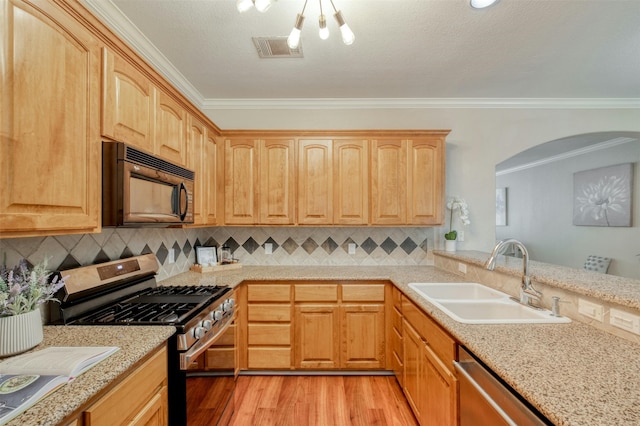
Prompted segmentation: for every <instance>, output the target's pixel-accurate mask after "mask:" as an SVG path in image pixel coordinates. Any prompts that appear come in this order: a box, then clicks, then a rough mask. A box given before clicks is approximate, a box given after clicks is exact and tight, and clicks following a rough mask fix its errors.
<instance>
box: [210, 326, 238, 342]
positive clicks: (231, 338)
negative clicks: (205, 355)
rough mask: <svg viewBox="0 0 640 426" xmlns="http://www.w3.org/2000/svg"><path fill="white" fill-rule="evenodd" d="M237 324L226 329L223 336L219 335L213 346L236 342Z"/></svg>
mask: <svg viewBox="0 0 640 426" xmlns="http://www.w3.org/2000/svg"><path fill="white" fill-rule="evenodd" d="M235 332H236V325H235V324H231V325H230V326H229V328H227V331H225V332H224V333H223V334H222V336H220V337H218V339H217V340H216V342H215V343H214V344H213V345H211V346H214V347H215V346H233V345H234V344H235V339H236V335H235Z"/></svg>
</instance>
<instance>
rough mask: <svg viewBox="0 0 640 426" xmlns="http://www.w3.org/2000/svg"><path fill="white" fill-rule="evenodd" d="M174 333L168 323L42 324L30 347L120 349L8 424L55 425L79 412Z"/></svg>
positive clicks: (27, 425) (13, 425)
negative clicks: (37, 340) (39, 335)
mask: <svg viewBox="0 0 640 426" xmlns="http://www.w3.org/2000/svg"><path fill="white" fill-rule="evenodd" d="M173 333H175V328H174V327H167V326H45V327H44V340H43V341H42V343H40V344H39V345H38V346H36V347H35V348H34V349H33V350H40V349H44V348H46V347H48V346H118V347H119V348H120V350H119V351H117V352H115V353H114V354H112V355H111V356H109V357H108V358H106V359H105V360H103V361H101V362H100V363H98V364H96V365H95V366H94V367H92V368H91V369H89V370H87V371H86V372H84V373H83V374H82V375H81V376H79V377H77V378H76V379H74V380H73V381H72V382H69V383H67V384H66V385H64V386H62V387H60V388H59V389H57V390H56V391H55V392H53V393H51V394H50V395H48V396H46V397H45V398H43V399H42V400H40V401H38V402H37V403H36V404H35V405H33V406H32V407H31V408H29V409H28V410H27V411H25V412H24V413H22V414H20V415H19V416H18V417H16V418H14V419H13V420H11V421H10V422H9V423H7V426H32V425H33V426H35V425H38V426H44V425H57V424H59V423H60V422H62V421H63V420H65V419H68V417H69V416H71V415H76V414H80V410H81V409H83V408H85V409H86V408H88V404H89V403H92V402H93V399H94V398H95V397H96V395H98V394H99V393H101V392H103V391H104V390H105V388H107V387H108V386H109V385H110V384H112V383H113V382H114V380H116V379H118V377H119V376H121V375H122V374H123V373H124V372H126V371H127V370H128V369H129V368H131V367H133V366H134V365H135V364H136V363H138V362H139V361H140V360H142V359H143V358H145V356H147V355H148V354H149V353H150V352H152V351H153V350H154V349H156V348H157V347H158V346H160V345H162V344H163V343H164V342H165V341H166V340H167V339H168V338H169V337H170V336H171V335H172V334H173Z"/></svg>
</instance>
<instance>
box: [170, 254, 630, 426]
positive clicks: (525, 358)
mask: <svg viewBox="0 0 640 426" xmlns="http://www.w3.org/2000/svg"><path fill="white" fill-rule="evenodd" d="M484 256H485V259H486V257H487V254H486V253H485V254H484ZM478 261H479V260H478ZM334 279H335V280H390V281H391V282H392V283H393V284H395V285H396V286H397V287H398V288H400V289H401V290H402V291H403V292H404V293H405V294H406V295H407V296H408V297H409V298H410V299H411V300H413V301H414V302H415V303H416V304H417V305H419V306H420V307H422V309H423V310H424V311H425V312H427V313H428V314H430V315H431V316H432V317H433V318H434V319H435V320H436V321H438V322H439V323H440V324H441V325H442V327H443V328H445V329H446V330H447V331H448V332H449V333H450V334H451V335H452V336H454V337H455V338H456V339H457V340H458V341H459V342H460V343H461V344H463V345H464V346H466V347H467V348H468V349H469V350H471V352H473V353H474V354H475V355H476V356H478V357H479V358H480V359H482V360H483V361H484V362H485V363H486V364H487V365H488V366H489V367H490V368H492V369H493V370H494V371H495V372H496V373H497V374H499V375H500V376H501V377H502V378H503V379H504V380H505V381H506V382H507V383H509V384H510V385H511V386H512V387H513V388H514V389H515V390H516V391H517V392H519V393H520V394H521V395H522V396H523V397H525V398H526V399H527V400H528V401H529V402H530V403H531V404H532V405H534V406H535V407H536V408H538V410H540V412H542V413H543V414H544V415H545V416H547V418H549V420H551V421H552V422H554V423H555V424H557V425H559V426H560V425H561V426H565V425H572V426H573V425H575V426H577V425H634V426H637V425H638V424H640V345H638V344H636V343H633V342H630V341H627V340H624V339H622V338H619V337H616V336H614V335H611V334H608V333H605V332H603V331H600V330H598V329H595V328H593V327H590V326H588V325H586V324H582V323H580V322H577V321H573V322H572V323H569V324H501V325H496V324H491V325H474V324H462V323H458V322H456V321H454V320H453V319H451V318H449V317H448V316H447V315H446V314H444V313H443V312H442V311H440V310H439V309H438V308H437V307H435V306H434V305H432V304H431V303H429V302H427V300H426V299H424V298H423V297H421V296H420V295H418V294H417V293H416V292H414V291H413V290H412V289H411V288H410V287H409V286H408V284H409V283H411V282H460V281H464V279H463V278H462V277H460V276H458V275H454V274H451V273H448V272H445V271H443V270H440V269H436V268H434V267H431V266H393V267H391V266H244V267H243V268H241V269H238V270H234V271H224V272H216V273H206V274H200V273H196V272H186V273H183V274H180V275H178V276H175V277H171V278H168V279H166V280H164V281H162V282H161V283H160V284H161V285H229V286H231V287H235V286H236V285H238V284H240V283H241V282H243V281H245V280H251V281H274V280H298V281H316V280H334Z"/></svg>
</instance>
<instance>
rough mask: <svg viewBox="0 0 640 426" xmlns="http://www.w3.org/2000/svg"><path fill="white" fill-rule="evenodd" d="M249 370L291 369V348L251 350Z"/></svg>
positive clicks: (249, 351)
mask: <svg viewBox="0 0 640 426" xmlns="http://www.w3.org/2000/svg"><path fill="white" fill-rule="evenodd" d="M248 356H249V362H248V363H249V368H253V369H263V368H264V369H289V368H291V349H290V348H249V350H248Z"/></svg>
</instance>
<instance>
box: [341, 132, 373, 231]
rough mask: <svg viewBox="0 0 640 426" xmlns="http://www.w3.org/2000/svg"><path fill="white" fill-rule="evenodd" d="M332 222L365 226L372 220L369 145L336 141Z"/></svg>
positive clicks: (366, 142)
mask: <svg viewBox="0 0 640 426" xmlns="http://www.w3.org/2000/svg"><path fill="white" fill-rule="evenodd" d="M333 185H334V188H333V195H334V197H333V199H334V205H333V206H334V210H333V222H334V223H336V224H340V225H366V224H367V223H368V221H369V144H368V141H366V140H336V141H334V142H333Z"/></svg>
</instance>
